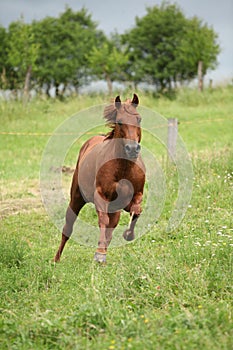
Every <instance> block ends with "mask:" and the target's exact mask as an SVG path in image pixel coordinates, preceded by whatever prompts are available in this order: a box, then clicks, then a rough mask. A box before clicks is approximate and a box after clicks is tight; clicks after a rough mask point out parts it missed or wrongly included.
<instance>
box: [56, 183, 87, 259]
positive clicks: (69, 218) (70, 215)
mask: <svg viewBox="0 0 233 350" xmlns="http://www.w3.org/2000/svg"><path fill="white" fill-rule="evenodd" d="M75 192H76V193H75V196H72V195H71V201H70V204H69V206H68V208H67V210H66V217H65V225H64V227H63V230H62V238H61V243H60V246H59V248H58V251H57V253H56V255H55V257H54V262H59V261H60V258H61V255H62V252H63V249H64V247H65V245H66V242H67V241H68V239H69V238H70V236H71V234H72V232H73V226H74V223H75V220H76V219H77V216H78V214H79V212H80V210H81V209H82V207H83V206H84V205H85V204H86V202H85V201H84V199H83V197H82V195H81V193H80V190H79V189H77V190H76V191H75ZM71 193H72V191H71Z"/></svg>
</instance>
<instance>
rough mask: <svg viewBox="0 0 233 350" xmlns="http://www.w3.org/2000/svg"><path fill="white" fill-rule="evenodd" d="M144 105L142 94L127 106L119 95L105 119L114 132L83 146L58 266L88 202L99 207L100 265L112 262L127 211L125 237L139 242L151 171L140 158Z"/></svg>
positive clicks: (97, 251)
mask: <svg viewBox="0 0 233 350" xmlns="http://www.w3.org/2000/svg"><path fill="white" fill-rule="evenodd" d="M138 104H139V99H138V96H137V95H136V94H134V96H133V99H132V100H130V99H128V100H126V101H125V102H124V103H122V102H121V99H120V96H117V97H116V99H115V101H114V102H113V103H112V104H111V105H110V106H107V107H106V108H105V110H104V118H105V120H106V122H107V125H108V126H109V127H110V128H111V130H110V131H109V133H108V134H107V135H98V136H94V137H92V138H90V139H89V140H88V141H86V142H85V143H84V145H83V146H82V148H81V150H80V153H79V157H78V161H77V165H76V169H75V171H74V175H73V180H72V185H71V191H70V203H69V206H68V208H67V211H66V218H65V225H64V227H63V231H62V239H61V243H60V246H59V249H58V251H57V253H56V255H55V257H54V261H55V262H58V261H59V260H60V257H61V254H62V251H63V249H64V246H65V244H66V242H67V240H68V239H69V237H70V236H71V234H72V231H73V225H74V222H75V220H76V218H77V216H78V214H79V212H80V210H81V209H82V207H83V206H84V205H85V204H86V203H88V202H92V203H94V205H95V208H96V211H97V214H98V224H99V229H100V237H99V242H98V248H97V250H96V252H95V256H94V259H95V260H96V261H98V262H105V261H106V253H107V248H108V246H109V244H110V242H111V239H112V233H113V230H114V228H115V227H116V226H117V224H118V222H119V219H120V214H121V210H122V209H124V210H125V211H127V212H129V213H130V223H129V227H128V228H127V230H126V231H125V232H124V233H123V237H124V239H125V240H127V241H131V240H133V239H134V238H135V234H134V227H135V224H136V222H137V219H138V217H139V216H140V214H141V211H142V207H141V203H142V198H143V188H144V184H145V166H144V163H143V161H142V158H141V154H140V149H141V146H140V141H141V127H140V123H141V116H140V115H139V113H138V111H137V109H136V108H137V106H138Z"/></svg>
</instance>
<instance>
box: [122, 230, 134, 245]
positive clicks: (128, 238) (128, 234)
mask: <svg viewBox="0 0 233 350" xmlns="http://www.w3.org/2000/svg"><path fill="white" fill-rule="evenodd" d="M123 237H124V239H125V240H126V241H128V242H130V241H133V240H134V238H135V236H134V232H133V231H130V230H126V231H125V232H124V233H123Z"/></svg>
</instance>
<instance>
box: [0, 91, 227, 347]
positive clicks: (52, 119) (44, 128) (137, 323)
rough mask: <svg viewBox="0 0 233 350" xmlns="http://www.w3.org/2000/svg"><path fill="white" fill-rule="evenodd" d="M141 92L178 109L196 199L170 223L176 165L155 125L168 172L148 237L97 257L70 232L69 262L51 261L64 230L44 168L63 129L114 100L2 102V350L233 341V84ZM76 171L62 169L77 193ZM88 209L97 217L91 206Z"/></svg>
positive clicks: (155, 104)
mask: <svg viewBox="0 0 233 350" xmlns="http://www.w3.org/2000/svg"><path fill="white" fill-rule="evenodd" d="M124 95H125V94H124V93H123V94H122V99H123V97H125V98H126V97H127V96H126V95H125V96H124ZM138 95H139V98H140V103H141V105H142V106H144V107H146V108H149V109H151V110H153V111H155V112H157V113H160V114H161V115H163V116H164V117H165V118H178V120H179V134H180V136H181V137H182V139H183V141H184V143H185V145H186V148H187V151H188V152H189V154H190V156H191V159H192V164H193V170H194V179H193V192H192V199H191V202H190V205H189V207H188V209H187V212H186V216H185V218H184V220H183V221H182V223H181V224H180V225H179V227H178V228H177V229H176V230H175V231H173V232H170V233H167V232H166V225H167V222H168V219H169V217H170V215H171V210H172V203H173V202H174V201H175V199H176V196H177V175H176V169H175V168H174V167H173V166H172V165H169V164H167V162H166V152H165V151H164V149H162V147H161V145H160V144H159V142H157V143H155V142H154V139H153V138H151V136H150V133H149V132H148V131H145V132H144V134H143V140H142V143H143V145H145V146H146V147H147V148H149V149H150V150H151V151H152V152H153V153H154V154H155V155H157V159H158V161H159V162H160V163H161V167H162V168H163V169H164V172H165V174H166V185H167V197H166V201H165V205H164V208H163V212H162V214H161V216H160V218H159V220H158V222H157V223H155V225H154V227H153V228H152V229H151V230H150V231H149V232H148V233H147V234H146V235H144V236H143V237H142V238H141V239H138V240H135V242H133V243H130V244H127V245H125V246H123V247H119V248H114V249H110V250H109V253H108V257H107V260H108V261H107V264H106V265H104V266H102V265H99V264H97V263H95V262H94V261H93V255H94V251H95V249H94V248H90V247H85V246H81V245H79V244H78V243H76V242H75V241H74V240H72V239H71V240H70V241H69V242H68V244H67V246H66V248H65V250H64V255H63V257H62V260H61V262H60V263H59V264H57V265H56V266H55V265H54V264H53V263H52V258H53V256H54V254H55V251H56V249H57V247H58V244H59V241H60V232H58V230H57V229H56V227H55V226H54V225H53V223H52V222H51V221H50V219H49V217H48V216H47V214H46V212H45V209H44V208H43V205H42V203H41V198H40V192H39V176H40V163H41V158H42V154H43V150H44V148H45V146H46V144H47V142H48V140H49V137H50V134H52V133H53V131H54V130H55V128H56V127H57V126H58V125H60V124H61V123H62V122H64V121H65V120H66V119H67V118H68V117H70V116H72V115H74V114H75V113H77V112H78V111H81V110H83V109H86V108H88V107H91V106H93V105H98V104H103V103H107V102H108V101H109V98H108V97H106V96H104V95H93V96H78V97H77V98H72V99H67V100H65V101H63V102H61V101H58V100H53V99H51V100H48V99H42V98H38V99H35V100H32V101H31V102H30V103H29V104H28V105H27V106H23V105H22V103H21V102H20V101H0V189H1V193H0V201H1V208H0V216H1V223H0V232H1V235H0V257H1V258H0V268H1V272H0V276H1V284H0V289H1V295H0V312H1V316H0V317H1V318H0V322H1V323H0V348H1V349H17V350H18V349H19V350H24V349H25V350H26V349H61V350H63V349H81V350H82V349H95V350H97V349H99V350H103V349H104V350H105V349H106V350H108V349H109V350H110V349H112V350H113V349H132V350H144V349H149V350H154V349H158V350H163V349H164V350H165V349H166V350H170V349H171V350H173V349H176V350H181V349H182V350H186V349H188V350H190V349H193V350H194V349H204V350H205V349H211V350H219V349H223V350H231V349H232V348H233V340H232V339H233V316H232V315H233V308H232V295H233V274H232V273H233V267H232V251H233V226H232V202H233V201H232V184H233V157H232V136H233V88H232V86H229V87H224V88H223V87H219V88H216V89H213V90H206V91H204V92H203V93H197V92H196V91H193V90H181V91H180V92H179V93H178V94H177V96H175V97H174V98H173V99H168V98H165V97H162V96H161V97H158V96H157V97H156V98H155V97H153V95H150V94H149V93H147V94H145V93H143V92H140V91H139V92H138ZM142 117H143V116H142ZM151 127H153V125H152V126H151ZM95 131H96V132H101V131H106V129H105V128H104V127H103V130H102V128H97V129H95V130H92V132H95ZM87 137H90V135H89V134H87V135H83V136H82V138H81V139H79V140H78V141H77V142H75V143H74V145H73V146H72V148H71V149H70V151H69V152H68V154H67V157H66V160H65V164H64V165H65V166H66V167H67V168H71V169H73V168H74V167H75V164H76V160H77V154H78V150H79V148H80V146H81V144H82V142H83V140H84V139H86V138H87ZM71 176H72V174H71V173H69V172H67V173H65V174H63V183H64V188H65V190H67V191H68V190H69V185H70V181H71ZM82 218H83V219H84V220H87V221H88V220H90V221H93V222H94V221H95V220H96V216H95V213H94V212H93V211H92V210H90V208H88V207H87V208H86V209H85V208H84V210H83V212H82ZM123 220H126V222H127V220H128V218H126V217H125V216H124V217H123Z"/></svg>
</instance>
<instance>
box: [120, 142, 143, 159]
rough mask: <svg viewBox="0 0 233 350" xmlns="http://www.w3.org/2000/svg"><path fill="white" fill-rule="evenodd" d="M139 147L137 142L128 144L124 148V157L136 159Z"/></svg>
mask: <svg viewBox="0 0 233 350" xmlns="http://www.w3.org/2000/svg"><path fill="white" fill-rule="evenodd" d="M140 150H141V146H140V145H139V143H138V142H130V143H127V144H126V145H125V146H124V151H125V155H126V157H127V158H128V159H136V158H137V157H138V155H139V153H140Z"/></svg>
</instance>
